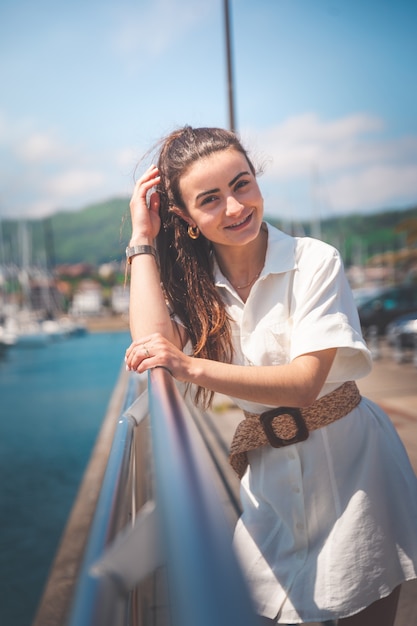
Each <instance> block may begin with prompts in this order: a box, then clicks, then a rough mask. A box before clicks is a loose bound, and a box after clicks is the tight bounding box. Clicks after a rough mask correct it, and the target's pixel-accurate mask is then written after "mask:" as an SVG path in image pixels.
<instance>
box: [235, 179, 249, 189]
mask: <svg viewBox="0 0 417 626" xmlns="http://www.w3.org/2000/svg"><path fill="white" fill-rule="evenodd" d="M246 185H249V181H248V180H239V182H237V183H236V185H235V191H237V190H238V189H241V188H242V187H246Z"/></svg>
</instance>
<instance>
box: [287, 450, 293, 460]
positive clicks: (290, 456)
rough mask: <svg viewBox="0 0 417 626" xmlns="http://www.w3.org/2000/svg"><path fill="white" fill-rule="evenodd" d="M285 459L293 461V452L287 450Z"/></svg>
mask: <svg viewBox="0 0 417 626" xmlns="http://www.w3.org/2000/svg"><path fill="white" fill-rule="evenodd" d="M287 457H288V458H289V459H294V458H295V455H294V452H291V450H288V452H287Z"/></svg>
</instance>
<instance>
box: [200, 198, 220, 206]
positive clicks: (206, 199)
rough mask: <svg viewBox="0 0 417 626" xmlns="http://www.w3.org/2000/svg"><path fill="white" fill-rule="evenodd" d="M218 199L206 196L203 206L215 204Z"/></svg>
mask: <svg viewBox="0 0 417 626" xmlns="http://www.w3.org/2000/svg"><path fill="white" fill-rule="evenodd" d="M216 199H217V197H216V196H206V197H205V198H204V199H203V200H202V202H201V204H202V205H203V204H210V202H214V201H215V200H216Z"/></svg>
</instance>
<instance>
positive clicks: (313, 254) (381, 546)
mask: <svg viewBox="0 0 417 626" xmlns="http://www.w3.org/2000/svg"><path fill="white" fill-rule="evenodd" d="M267 227H268V249H267V255H266V261H265V266H264V269H263V271H262V274H261V276H260V277H259V278H258V280H257V281H256V283H255V284H254V285H253V287H252V289H251V292H250V294H249V297H248V299H247V301H246V303H244V302H243V301H242V300H241V298H240V297H239V295H238V294H237V292H236V291H235V290H234V288H233V287H232V286H231V284H230V283H229V282H228V281H227V279H226V278H225V277H224V276H223V275H222V274H221V272H220V270H219V268H218V267H217V266H216V267H215V280H216V286H217V288H218V290H219V291H220V293H221V296H222V299H223V300H224V302H225V305H226V308H227V311H228V313H229V314H230V316H231V318H232V320H233V322H232V331H233V341H234V349H235V356H234V362H235V363H237V364H244V365H248V366H253V365H255V366H256V365H279V364H283V363H289V362H291V361H292V360H293V359H294V358H295V357H297V356H299V355H301V354H305V353H307V352H313V351H317V350H323V349H326V348H337V353H336V357H335V360H334V363H333V365H332V368H331V371H330V373H329V375H328V377H327V380H326V383H325V385H324V387H323V389H322V392H321V394H320V395H325V394H327V393H329V392H330V391H332V390H334V389H336V388H337V387H339V386H340V385H341V384H342V383H344V382H345V381H348V380H355V379H358V378H360V377H362V376H365V375H366V374H367V373H368V372H369V371H370V368H371V358H370V354H369V351H368V349H367V347H366V345H365V343H364V341H363V339H362V335H361V330H360V324H359V319H358V315H357V310H356V306H355V304H354V300H353V297H352V293H351V290H350V288H349V285H348V283H347V280H346V278H345V274H344V270H343V265H342V262H341V259H340V255H339V253H338V252H337V250H335V249H334V248H332V247H331V246H329V245H327V244H325V243H323V242H321V241H318V240H314V239H310V238H307V237H303V238H294V237H290V236H288V235H285V234H284V233H282V232H281V231H279V230H277V229H275V228H273V227H271V226H270V225H267ZM235 401H236V404H237V405H238V406H240V407H241V408H242V409H243V410H245V411H249V412H251V413H260V412H262V411H265V410H266V409H268V408H271V407H270V406H267V405H260V404H255V403H252V402H246V401H242V400H239V399H236V400H235ZM241 502H242V507H243V513H242V516H241V518H240V519H239V521H238V523H237V526H236V529H235V535H234V545H235V548H236V550H237V553H238V556H239V559H240V561H241V564H242V567H243V570H244V572H245V574H246V577H247V580H248V583H249V586H250V589H251V591H252V596H253V600H254V603H255V606H256V608H257V610H258V612H259V614H260V615H263V616H265V617H268V618H271V619H276V620H277V622H278V623H283V624H288V623H290V624H296V623H301V622H314V621H322V620H330V619H335V618H338V617H347V616H349V615H353V614H355V613H357V612H359V611H360V610H362V609H363V608H365V607H366V606H369V604H371V603H372V602H374V601H375V600H377V599H379V598H381V597H384V596H386V595H388V594H389V593H390V592H391V591H392V590H393V589H394V588H395V587H396V586H398V585H399V584H400V583H401V582H403V581H405V580H409V579H412V578H415V577H416V575H417V480H416V477H415V474H414V472H413V469H412V467H411V465H410V462H409V460H408V457H407V454H406V452H405V449H404V447H403V445H402V443H401V441H400V439H399V437H398V435H397V433H396V431H395V429H394V427H393V425H392V424H391V422H390V420H389V418H388V417H387V416H386V415H385V413H384V412H383V411H382V410H381V409H380V408H379V407H378V406H377V405H375V404H374V403H372V402H371V401H369V400H367V399H365V398H362V400H361V402H360V404H359V405H358V406H357V407H356V408H355V409H354V410H353V411H352V412H351V413H349V414H348V415H346V416H345V417H343V418H342V419H339V420H337V421H335V422H333V423H332V424H330V425H328V426H326V427H324V428H321V429H319V430H316V431H314V432H312V433H310V435H309V437H308V439H307V440H306V441H303V442H301V443H297V444H294V445H292V446H289V447H286V448H280V449H276V448H272V447H270V446H263V447H261V448H258V449H257V450H254V451H251V452H250V453H249V466H248V468H247V471H246V473H245V475H244V476H243V478H242V482H241Z"/></svg>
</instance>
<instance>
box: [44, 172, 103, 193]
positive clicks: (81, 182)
mask: <svg viewBox="0 0 417 626" xmlns="http://www.w3.org/2000/svg"><path fill="white" fill-rule="evenodd" d="M104 180H105V176H104V173H103V172H99V171H94V170H90V171H89V170H77V169H74V170H72V169H68V170H65V171H63V172H61V173H59V174H57V175H56V176H54V177H52V178H50V179H49V180H47V181H46V184H45V186H44V188H45V192H46V193H47V194H51V195H54V196H61V197H63V198H68V199H71V198H73V197H77V196H82V195H84V194H88V193H90V192H91V191H96V192H97V194H99V190H100V187H101V186H102V185H103V183H104Z"/></svg>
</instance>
